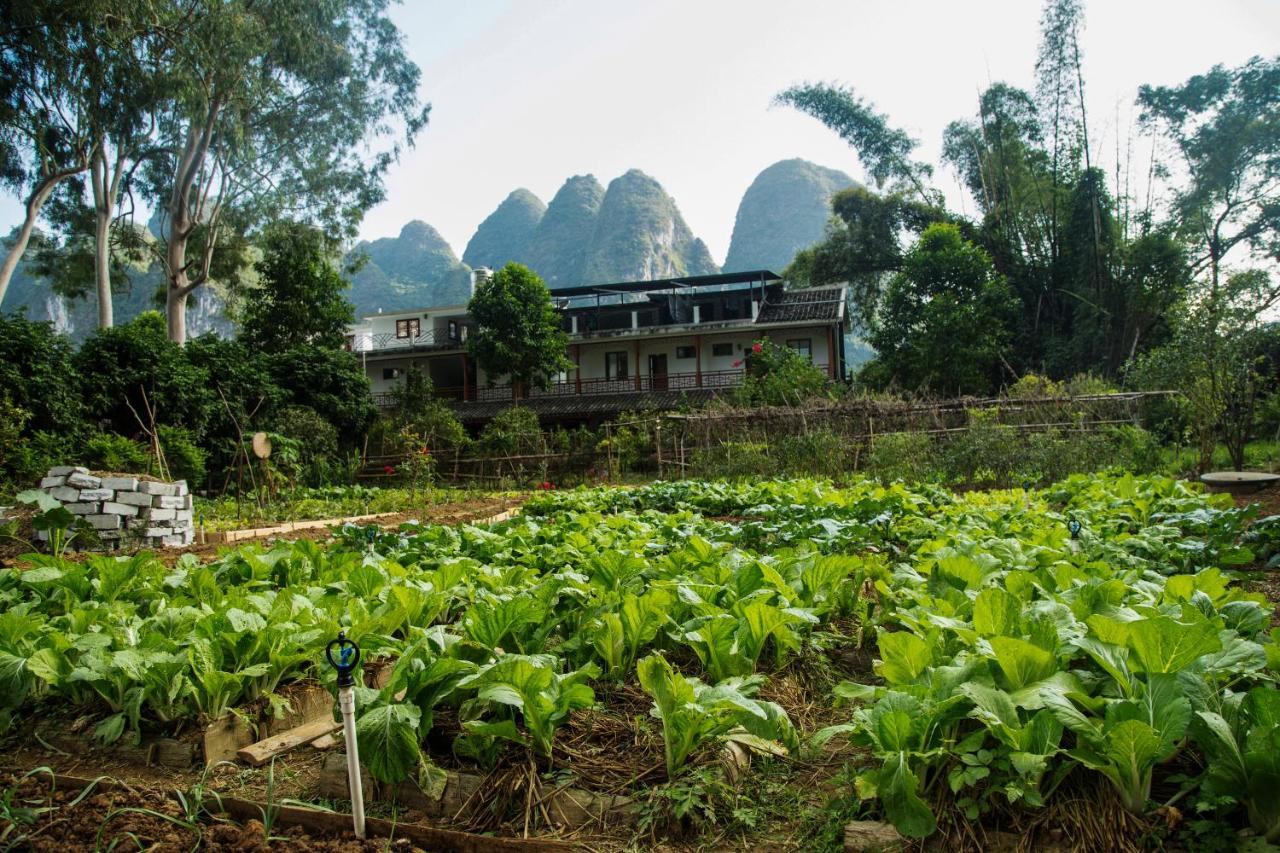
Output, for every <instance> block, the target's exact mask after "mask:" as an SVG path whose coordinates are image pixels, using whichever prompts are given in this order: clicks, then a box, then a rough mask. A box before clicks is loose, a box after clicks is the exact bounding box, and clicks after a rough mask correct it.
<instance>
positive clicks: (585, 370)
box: [348, 270, 845, 422]
mask: <svg viewBox="0 0 1280 853" xmlns="http://www.w3.org/2000/svg"><path fill="white" fill-rule="evenodd" d="M487 272H488V271H487V270H477V271H476V275H477V276H483V275H485V274H487ZM552 296H553V298H554V299H555V302H556V306H557V308H558V309H559V311H560V315H561V322H562V325H563V328H564V330H565V332H567V333H568V336H569V351H568V355H569V357H570V359H571V360H572V362H573V364H574V367H573V368H572V369H570V370H568V371H566V372H565V373H562V374H561V375H559V376H557V377H554V379H553V381H552V382H551V384H550V386H549V387H547V388H545V389H537V388H533V389H527V391H526V392H525V393H519V391H518V389H515V388H513V387H512V385H511V383H510V382H509V381H507V378H506V377H503V376H488V375H486V374H485V372H484V371H483V370H481V369H480V368H479V367H478V366H477V365H476V364H475V362H474V360H473V359H471V357H470V356H469V355H468V354H467V337H468V335H469V333H470V329H471V326H472V321H471V318H470V317H469V316H468V314H467V310H466V306H465V305H459V306H449V307H440V308H429V309H423V310H420V311H398V312H395V313H386V314H376V315H373V316H369V317H364V318H362V319H361V321H360V322H359V323H358V324H356V325H355V326H354V327H352V329H351V333H350V335H349V338H348V340H349V343H350V347H351V349H352V350H353V351H355V352H356V353H358V354H359V355H360V358H361V360H362V362H363V364H364V367H365V372H366V373H367V374H368V376H369V380H370V384H371V386H372V389H373V393H374V396H375V399H377V400H378V401H379V402H380V403H384V404H385V403H387V402H389V399H390V392H392V390H393V389H395V388H396V386H397V385H399V383H400V382H401V380H402V377H403V375H404V373H405V371H407V370H409V369H417V370H420V371H422V372H423V373H425V374H426V375H427V376H429V377H430V378H431V381H432V383H433V384H434V386H435V393H436V395H437V396H439V397H443V398H446V399H448V400H450V401H451V402H452V404H453V405H454V406H455V408H457V410H458V413H459V416H460V417H461V418H462V419H463V421H464V422H479V421H483V420H487V419H488V418H490V417H492V416H493V415H494V414H496V413H497V412H498V411H501V410H502V409H503V408H505V407H506V406H509V405H512V404H513V403H514V402H517V401H518V402H519V403H520V404H521V405H527V406H530V407H531V408H533V409H534V410H535V411H537V412H538V413H539V414H540V416H542V417H543V418H544V419H545V420H549V421H590V420H595V419H599V418H601V417H608V416H611V415H613V414H616V413H617V412H620V411H625V410H636V409H643V408H662V407H669V406H678V405H680V403H681V402H682V401H705V400H707V399H710V398H711V397H714V396H716V395H717V394H721V393H724V392H725V391H726V390H732V389H733V388H736V387H737V386H739V385H741V384H742V380H743V378H744V376H745V368H744V363H745V354H746V353H747V352H749V351H750V349H751V345H752V343H753V342H755V341H757V340H760V339H764V338H767V339H770V340H772V341H773V342H775V343H777V344H780V345H784V346H788V347H791V348H793V349H795V350H797V351H798V352H800V353H801V354H802V355H805V356H806V357H808V358H809V359H810V360H811V361H812V362H813V363H814V364H816V365H817V366H819V367H820V368H822V369H823V370H825V371H826V372H827V374H828V375H829V376H831V377H832V378H833V379H836V378H841V377H843V376H844V375H845V363H844V346H843V342H844V332H845V288H844V287H843V286H835V287H822V288H813V289H808V290H795V291H786V290H785V289H784V287H783V283H782V280H781V279H780V277H779V276H777V275H776V274H774V273H772V272H769V271H768V270H756V271H752V272H745V273H723V274H719V275H709V276H694V277H687V278H681V279H664V280H660V281H642V282H619V283H616V284H604V285H589V286H582V287H573V288H562V289H559V290H556V291H553V293H552Z"/></svg>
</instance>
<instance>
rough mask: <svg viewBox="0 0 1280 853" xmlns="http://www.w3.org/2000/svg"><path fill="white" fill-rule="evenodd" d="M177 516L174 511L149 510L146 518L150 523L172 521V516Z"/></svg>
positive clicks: (176, 512)
mask: <svg viewBox="0 0 1280 853" xmlns="http://www.w3.org/2000/svg"><path fill="white" fill-rule="evenodd" d="M177 514H178V511H177V510H176V509H149V510H147V518H149V519H151V520H152V521H173V519H174V516H176V515H177Z"/></svg>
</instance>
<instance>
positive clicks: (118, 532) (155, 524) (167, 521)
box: [40, 466, 195, 548]
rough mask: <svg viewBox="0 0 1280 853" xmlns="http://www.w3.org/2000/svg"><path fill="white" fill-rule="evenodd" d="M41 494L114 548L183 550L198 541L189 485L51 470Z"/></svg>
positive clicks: (65, 468) (76, 470)
mask: <svg viewBox="0 0 1280 853" xmlns="http://www.w3.org/2000/svg"><path fill="white" fill-rule="evenodd" d="M40 488H41V489H43V490H44V491H45V492H47V493H49V494H50V495H52V496H53V497H55V498H57V499H58V501H59V502H60V503H61V504H62V505H63V506H64V507H66V508H67V509H68V510H70V511H71V512H72V513H74V514H76V515H78V516H81V517H82V518H83V519H84V520H85V522H86V523H87V524H88V525H90V526H91V527H93V528H94V530H96V531H97V533H98V538H100V539H101V540H102V543H103V545H105V546H107V547H109V548H114V547H118V546H119V545H122V544H128V545H137V546H141V547H155V548H173V547H182V546H185V545H190V544H191V542H192V540H193V539H194V537H195V533H194V525H193V524H192V513H191V495H190V494H188V492H187V482H186V481H185V480H179V481H177V482H176V483H159V482H155V481H154V480H140V479H138V478H137V477H99V476H96V475H94V474H91V473H90V472H89V469H88V468H79V467H70V466H61V467H56V468H50V469H49V475H48V476H47V477H45V478H44V479H43V480H41V481H40ZM41 538H45V537H43V536H42V537H41Z"/></svg>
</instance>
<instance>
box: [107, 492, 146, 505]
mask: <svg viewBox="0 0 1280 853" xmlns="http://www.w3.org/2000/svg"><path fill="white" fill-rule="evenodd" d="M153 500H155V498H153V497H152V496H151V495H144V494H142V493H141V492H125V491H117V492H116V503H122V504H128V505H129V506H151V502H152V501H153Z"/></svg>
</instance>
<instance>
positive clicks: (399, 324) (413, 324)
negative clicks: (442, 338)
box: [396, 317, 422, 341]
mask: <svg viewBox="0 0 1280 853" xmlns="http://www.w3.org/2000/svg"><path fill="white" fill-rule="evenodd" d="M401 328H403V329H404V334H401V333H400V330H401ZM410 329H412V330H413V334H409V330H410ZM420 337H422V319H421V318H419V317H405V318H403V319H400V320H396V339H397V340H402V341H406V340H412V339H414V338H420Z"/></svg>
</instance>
